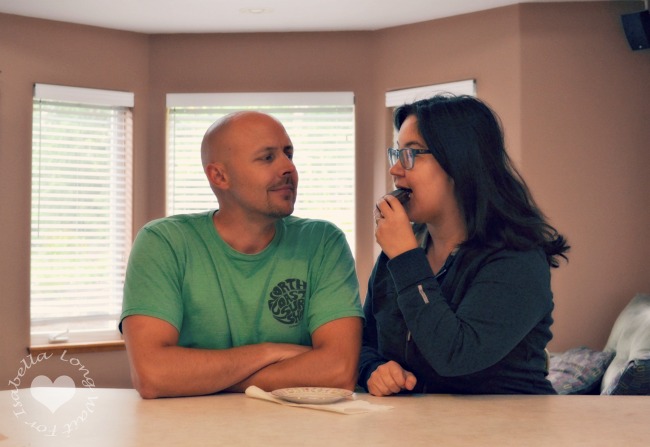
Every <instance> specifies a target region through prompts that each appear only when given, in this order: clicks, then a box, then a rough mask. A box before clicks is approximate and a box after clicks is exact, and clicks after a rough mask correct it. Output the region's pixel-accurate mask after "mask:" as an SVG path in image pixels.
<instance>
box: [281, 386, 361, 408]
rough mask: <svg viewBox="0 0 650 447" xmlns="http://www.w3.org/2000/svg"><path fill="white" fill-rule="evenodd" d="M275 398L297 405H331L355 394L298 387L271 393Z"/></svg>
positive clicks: (341, 390) (311, 387)
mask: <svg viewBox="0 0 650 447" xmlns="http://www.w3.org/2000/svg"><path fill="white" fill-rule="evenodd" d="M271 394H272V395H273V396H274V397H277V398H279V399H282V400H286V401H289V402H294V403H297V404H331V403H334V402H338V401H339V400H342V399H345V398H348V397H350V396H352V394H353V392H352V391H350V390H344V389H341V388H321V387H313V386H307V387H297V388H282V389H279V390H274V391H271Z"/></svg>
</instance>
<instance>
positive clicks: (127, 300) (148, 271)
mask: <svg viewBox="0 0 650 447" xmlns="http://www.w3.org/2000/svg"><path fill="white" fill-rule="evenodd" d="M182 252H183V251H182V250H174V249H173V248H172V244H171V243H170V238H167V237H164V236H163V235H162V234H161V233H160V232H158V231H155V230H154V229H152V228H150V227H144V228H143V229H142V230H140V232H139V233H138V235H137V237H136V239H135V241H134V243H133V247H132V249H131V254H130V256H129V262H128V266H127V270H126V278H125V281H124V298H123V303H122V315H121V318H120V326H119V328H120V331H121V330H122V323H121V322H122V320H124V318H126V317H128V316H131V315H146V316H151V317H156V318H159V319H161V320H164V321H167V322H168V323H170V324H171V325H173V326H174V327H175V328H176V329H177V330H178V331H179V332H180V329H181V326H182V321H183V303H182V299H181V287H182V277H181V268H180V265H181V263H180V262H179V257H182V256H183V255H182Z"/></svg>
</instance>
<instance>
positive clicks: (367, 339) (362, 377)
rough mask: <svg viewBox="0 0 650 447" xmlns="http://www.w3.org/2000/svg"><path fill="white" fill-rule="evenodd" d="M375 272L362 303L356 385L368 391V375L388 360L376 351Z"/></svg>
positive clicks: (374, 270)
mask: <svg viewBox="0 0 650 447" xmlns="http://www.w3.org/2000/svg"><path fill="white" fill-rule="evenodd" d="M375 272H376V265H375V269H373V272H372V274H371V276H370V280H369V281H368V292H367V294H366V300H365V301H364V303H363V313H364V315H365V319H366V321H365V324H364V327H363V339H362V345H361V356H360V358H359V377H358V380H357V383H358V384H359V386H361V387H363V388H365V389H366V391H367V390H368V379H370V375H371V374H372V373H373V372H374V371H375V370H376V369H377V368H378V367H379V366H380V365H382V364H383V363H386V362H387V361H388V360H387V359H385V358H384V357H383V356H382V355H381V354H380V353H379V349H378V341H377V322H376V321H375V317H374V314H373V311H372V284H373V282H374V281H373V280H374V276H375Z"/></svg>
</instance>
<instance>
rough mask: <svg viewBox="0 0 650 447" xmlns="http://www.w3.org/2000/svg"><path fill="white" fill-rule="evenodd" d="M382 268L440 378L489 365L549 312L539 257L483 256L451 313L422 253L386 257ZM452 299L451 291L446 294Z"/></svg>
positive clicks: (533, 253) (545, 272)
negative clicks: (387, 272)
mask: <svg viewBox="0 0 650 447" xmlns="http://www.w3.org/2000/svg"><path fill="white" fill-rule="evenodd" d="M388 269H389V271H390V274H391V276H392V279H393V282H394V284H395V286H396V289H397V293H398V297H397V301H398V305H399V308H400V310H401V313H402V315H403V318H404V320H405V322H406V326H407V328H408V330H409V332H410V334H411V336H412V338H413V340H414V342H415V343H416V345H417V347H418V349H419V351H420V352H421V353H422V355H423V357H424V358H425V359H426V361H427V362H428V363H429V364H430V365H431V367H432V368H433V369H434V370H435V371H436V372H437V373H438V374H440V375H442V376H460V375H465V374H471V373H474V372H477V371H480V370H482V369H485V368H487V367H489V366H492V365H494V364H496V363H497V362H498V361H499V360H501V359H502V358H504V357H505V356H506V355H507V354H508V353H509V352H510V351H512V350H513V349H514V348H515V347H516V346H517V344H518V343H520V342H521V341H522V339H523V338H524V337H525V336H526V335H527V334H528V333H530V332H531V330H533V328H534V327H535V326H536V325H537V324H538V323H539V322H540V320H541V319H542V318H544V316H545V315H546V314H547V313H548V312H550V310H551V309H552V295H551V292H550V271H549V266H548V264H547V263H546V261H545V258H544V256H543V254H542V253H541V252H539V251H537V250H533V251H527V252H517V251H505V250H503V251H499V252H496V253H495V254H493V255H491V256H489V257H487V258H486V259H485V261H484V262H483V263H482V265H481V266H480V267H479V268H478V270H477V271H476V274H475V275H474V276H473V277H468V278H466V280H467V281H469V284H467V285H466V287H463V290H465V292H464V294H463V296H462V297H460V299H459V304H458V305H457V307H456V308H454V309H452V307H451V305H450V304H449V302H448V301H447V300H445V298H444V297H443V294H442V291H441V288H440V286H439V284H438V281H437V280H436V279H435V278H434V276H433V272H432V271H431V268H430V266H429V263H428V262H427V259H426V255H425V253H424V250H422V249H414V250H411V251H409V252H406V253H403V254H402V255H400V256H397V257H395V258H393V259H392V260H391V261H389V262H388ZM452 293H453V291H452Z"/></svg>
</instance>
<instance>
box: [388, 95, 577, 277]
mask: <svg viewBox="0 0 650 447" xmlns="http://www.w3.org/2000/svg"><path fill="white" fill-rule="evenodd" d="M410 115H414V116H415V117H416V118H417V122H418V129H419V130H420V133H421V135H422V137H423V138H424V141H425V143H426V144H427V147H428V148H429V150H430V151H431V152H432V153H433V156H434V157H435V158H436V160H437V161H438V163H440V166H441V167H442V168H443V169H444V170H445V171H446V172H447V174H448V175H449V176H450V177H451V178H452V179H453V180H454V184H455V193H456V198H457V200H458V204H459V206H460V208H461V211H462V213H463V216H464V218H465V223H466V225H467V240H466V241H465V242H464V243H463V246H465V247H468V248H473V249H480V248H485V247H495V248H500V247H504V248H509V249H515V250H530V249H533V248H536V247H541V248H542V249H543V250H544V252H545V253H546V259H547V261H548V263H549V265H550V266H551V267H558V266H559V261H558V256H561V257H563V258H565V259H567V256H566V254H565V253H566V252H567V251H568V250H569V248H570V247H569V246H568V245H567V241H566V239H565V238H564V236H562V235H561V234H559V233H558V232H557V230H556V229H555V228H553V227H552V226H551V225H550V224H548V223H547V222H546V219H545V217H544V215H543V214H542V212H541V211H540V210H539V208H538V207H537V205H536V204H535V202H534V200H533V198H532V196H531V194H530V191H529V190H528V187H527V186H526V183H525V182H524V180H523V179H522V178H521V175H519V173H518V172H517V170H516V169H515V167H514V166H513V165H512V162H511V161H510V158H509V157H508V154H507V153H506V150H505V143H504V138H503V131H502V128H501V125H500V122H499V118H498V117H497V115H496V114H495V113H494V112H493V111H492V110H491V109H490V108H489V107H488V106H487V105H486V104H485V103H483V102H482V101H480V100H479V99H477V98H475V97H473V96H466V95H463V96H454V95H447V94H445V95H436V96H434V97H432V98H428V99H424V100H421V101H417V102H415V103H413V104H407V105H404V106H401V107H399V108H397V109H396V110H395V115H394V123H395V127H396V128H397V129H398V130H399V128H400V127H401V126H402V123H404V120H405V119H406V118H407V117H408V116H410Z"/></svg>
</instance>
